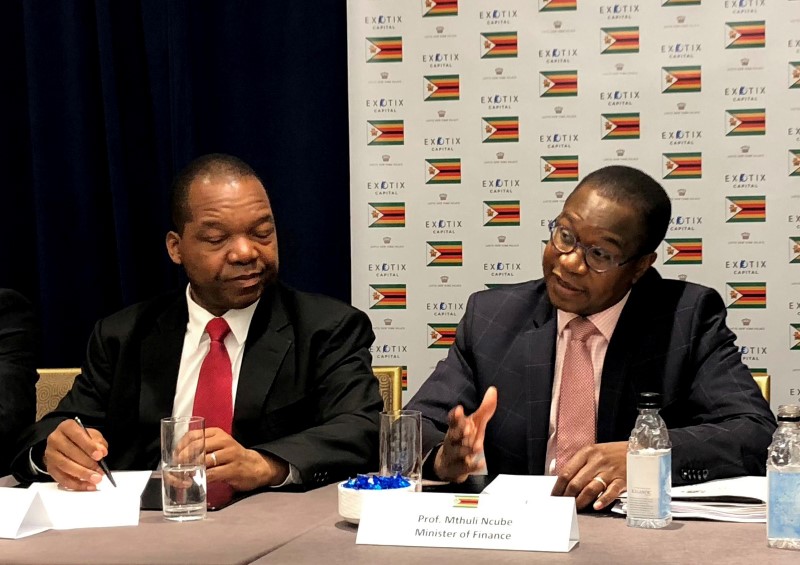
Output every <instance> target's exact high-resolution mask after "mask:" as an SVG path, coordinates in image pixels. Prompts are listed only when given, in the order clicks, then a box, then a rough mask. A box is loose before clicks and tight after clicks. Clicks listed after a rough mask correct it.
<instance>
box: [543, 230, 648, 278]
mask: <svg viewBox="0 0 800 565" xmlns="http://www.w3.org/2000/svg"><path fill="white" fill-rule="evenodd" d="M549 227H550V242H551V243H552V244H553V247H555V248H556V251H558V252H559V253H562V254H563V253H572V252H573V251H574V250H575V248H576V247H579V248H581V249H582V250H583V260H584V262H585V263H586V266H587V267H589V268H590V269H591V270H593V271H594V272H595V273H605V272H606V271H608V270H609V269H613V268H614V267H621V266H622V265H625V264H626V263H630V262H631V261H633V260H634V259H638V258H639V257H641V255H639V254H637V255H634V256H633V257H630V258H628V259H626V260H625V261H619V257H618V256H617V255H615V254H613V253H611V252H610V251H608V250H606V249H603V248H602V247H598V246H597V245H584V244H582V243H581V242H580V241H578V236H577V235H575V234H574V233H573V232H572V230H570V229H569V228H565V227H564V226H561V225H558V224H556V222H555V220H552V221H551V222H550V226H549Z"/></svg>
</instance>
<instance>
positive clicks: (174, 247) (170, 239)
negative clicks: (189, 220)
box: [166, 231, 183, 265]
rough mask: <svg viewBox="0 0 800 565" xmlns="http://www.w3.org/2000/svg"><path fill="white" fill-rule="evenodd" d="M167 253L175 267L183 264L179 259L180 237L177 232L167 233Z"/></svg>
mask: <svg viewBox="0 0 800 565" xmlns="http://www.w3.org/2000/svg"><path fill="white" fill-rule="evenodd" d="M166 243H167V253H168V254H169V258H170V259H172V262H173V263H175V264H176V265H180V264H182V263H183V260H182V259H181V236H180V235H179V234H178V232H174V231H170V232H167V240H166Z"/></svg>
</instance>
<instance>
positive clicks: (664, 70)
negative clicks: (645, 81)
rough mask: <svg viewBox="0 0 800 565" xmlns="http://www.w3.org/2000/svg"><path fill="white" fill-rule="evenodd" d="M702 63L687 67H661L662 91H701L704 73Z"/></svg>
mask: <svg viewBox="0 0 800 565" xmlns="http://www.w3.org/2000/svg"><path fill="white" fill-rule="evenodd" d="M700 69H701V67H700V65H690V66H686V67H661V77H662V80H661V92H666V93H668V94H669V93H673V92H700V90H701V87H702V75H701V70H700Z"/></svg>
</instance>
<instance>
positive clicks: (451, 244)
mask: <svg viewBox="0 0 800 565" xmlns="http://www.w3.org/2000/svg"><path fill="white" fill-rule="evenodd" d="M426 245H427V249H428V262H427V265H428V266H429V267H461V266H462V265H463V264H464V245H463V243H462V242H460V241H428V242H426Z"/></svg>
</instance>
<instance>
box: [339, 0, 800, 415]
mask: <svg viewBox="0 0 800 565" xmlns="http://www.w3.org/2000/svg"><path fill="white" fill-rule="evenodd" d="M348 9H349V13H348V43H349V70H350V77H349V88H350V175H351V225H352V228H351V229H352V258H353V262H352V281H353V285H352V288H353V291H352V292H353V297H352V298H353V303H354V304H355V305H356V306H357V307H359V308H362V309H364V310H365V311H367V312H368V313H369V314H370V316H371V318H372V321H373V325H374V328H375V333H376V335H377V340H376V342H375V347H374V348H373V352H372V353H373V356H374V363H375V364H376V365H402V366H404V367H406V373H407V393H406V397H405V400H408V399H409V398H410V395H411V394H413V393H414V392H415V391H416V390H417V389H418V388H419V386H420V384H421V383H422V382H423V381H424V380H425V378H427V376H428V375H429V374H430V373H431V371H433V369H434V367H435V365H436V363H437V362H438V361H439V360H440V359H441V358H443V357H444V356H445V355H446V353H447V348H448V347H449V346H450V345H451V344H452V343H453V340H454V337H455V329H456V326H457V324H458V322H459V320H460V319H461V316H462V315H463V314H464V309H465V306H466V303H467V299H468V297H469V295H470V294H471V293H473V292H475V291H478V290H481V289H486V288H491V287H494V286H497V285H505V284H513V283H519V282H523V281H526V280H529V279H534V278H538V277H540V276H541V273H542V270H541V256H542V249H543V247H544V243H545V242H546V241H547V239H548V237H549V231H548V227H547V226H548V222H549V221H550V220H552V219H553V218H554V217H555V216H556V215H557V214H558V213H559V211H560V210H561V207H562V206H563V204H564V200H565V199H566V197H567V196H568V195H569V194H570V192H571V191H572V190H573V189H574V188H575V186H576V184H577V183H578V181H579V180H580V179H581V178H582V177H583V176H584V175H586V174H587V173H589V172H591V171H593V170H595V169H597V168H599V167H602V166H605V165H613V164H621V165H630V166H632V167H637V168H640V169H642V170H644V171H646V172H648V173H649V174H650V175H652V176H653V177H655V178H656V179H658V180H659V182H661V183H662V184H663V186H664V187H665V189H666V190H667V192H668V193H669V195H670V197H671V198H672V204H673V217H672V219H671V221H670V227H669V232H668V234H667V237H666V239H665V240H664V242H663V243H662V244H661V245H660V247H659V249H658V260H657V262H656V266H657V268H658V270H659V271H660V272H661V274H662V275H663V276H665V277H671V278H679V279H682V280H687V281H691V282H697V283H701V284H704V285H708V286H710V287H713V288H715V289H716V290H717V291H719V293H720V294H721V295H722V297H723V299H724V301H725V303H726V305H727V307H728V325H729V326H730V327H731V329H733V330H734V331H735V332H736V334H737V336H738V340H737V345H738V346H739V347H740V349H741V352H742V357H743V360H744V362H745V363H746V364H747V365H748V366H749V367H750V369H751V371H752V372H753V374H754V375H760V374H769V375H771V378H772V406H773V407H777V405H778V404H782V403H788V402H798V401H800V0H657V1H651V2H646V1H644V0H639V1H630V2H606V1H602V0H601V1H592V2H590V1H588V0H505V1H503V0H494V1H487V2H479V3H475V2H461V1H459V0H418V1H416V2H415V1H409V2H388V1H381V0H354V1H351V2H349V3H348Z"/></svg>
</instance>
